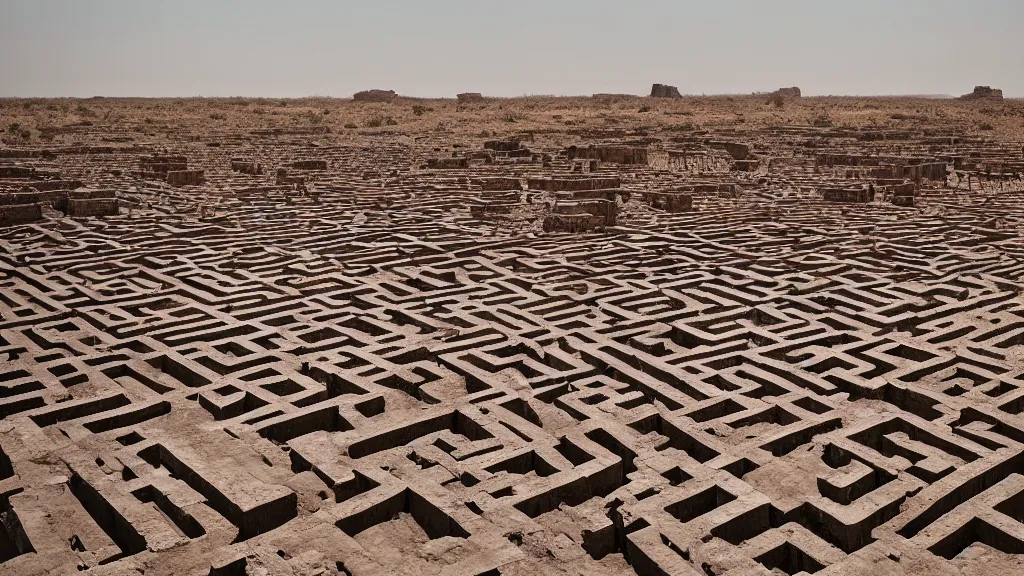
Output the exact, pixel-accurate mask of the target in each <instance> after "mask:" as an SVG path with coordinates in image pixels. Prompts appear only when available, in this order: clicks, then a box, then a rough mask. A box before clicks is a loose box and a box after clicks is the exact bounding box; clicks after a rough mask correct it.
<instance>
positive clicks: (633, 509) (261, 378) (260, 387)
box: [0, 95, 1024, 576]
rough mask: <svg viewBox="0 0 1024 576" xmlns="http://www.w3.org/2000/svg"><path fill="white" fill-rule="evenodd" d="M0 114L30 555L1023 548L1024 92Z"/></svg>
mask: <svg viewBox="0 0 1024 576" xmlns="http://www.w3.org/2000/svg"><path fill="white" fill-rule="evenodd" d="M0 128H2V129H3V130H4V133H3V144H2V146H0V519H2V523H0V574H18V575H29V574H33V575H34V574H71V573H78V572H85V573H87V574H97V575H138V574H146V575H147V576H148V575H161V574H166V575H197V576H198V575H207V574H210V575H220V576H225V575H228V576H231V575H244V574H251V575H277V574H284V575H289V574H291V575H310V576H312V575H317V574H324V575H327V574H349V575H356V576H366V575H375V574H450V575H469V576H497V575H503V576H513V575H527V574H530V575H533V574H545V575H556V574H567V575H569V574H571V575H577V574H579V575H587V576H596V575H603V574H608V575H611V574H616V575H618V574H632V573H636V574H639V575H643V576H647V575H661V574H672V575H677V574H678V575H692V576H701V575H717V576H725V575H740V574H744V575H746V574H749V575H755V574H761V575H766V574H798V573H815V574H822V575H826V574H835V575H840V574H841V575H855V574H863V575H877V574H886V575H889V574H896V575H899V574H906V575H922V574H926V575H946V574H948V575H956V574H964V575H975V574H978V575H980V574H991V573H993V572H994V571H1001V573H1003V574H1015V573H1021V571H1024V555H1022V554H1024V416H1022V412H1024V297H1022V289H1024V281H1022V277H1024V242H1022V234H1021V233H1022V231H1024V228H1022V218H1024V203H1022V202H1024V192H1022V190H1024V180H1022V173H1024V148H1022V141H1024V136H1022V134H1024V102H1020V101H1011V100H1006V101H991V102H990V101H974V102H962V101H954V100H928V99H914V98H904V99H863V98H862V99H853V98H787V99H785V100H784V101H783V100H781V99H772V100H768V99H766V98H765V97H762V96H747V97H716V98H683V99H656V98H637V97H626V96H610V95H609V96H600V97H594V98H523V99H508V100H501V99H483V100H473V101H469V102H461V103H460V102H457V101H455V100H414V99H407V98H398V99H395V100H393V101H391V102H388V103H373V102H370V103H366V102H355V101H352V100H329V99H305V100H284V101H281V100H256V99H241V98H236V99H222V100H209V99H207V100H203V99H191V100H131V99H128V100H116V99H88V100H4V101H0Z"/></svg>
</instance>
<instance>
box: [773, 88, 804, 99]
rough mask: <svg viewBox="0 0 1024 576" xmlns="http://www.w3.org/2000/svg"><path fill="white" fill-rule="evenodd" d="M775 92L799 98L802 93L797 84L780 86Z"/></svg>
mask: <svg viewBox="0 0 1024 576" xmlns="http://www.w3.org/2000/svg"><path fill="white" fill-rule="evenodd" d="M775 93H776V94H778V95H779V96H782V97H783V98H799V97H800V95H801V94H800V88H797V87H796V86H792V87H790V88H779V89H778V90H776V91H775Z"/></svg>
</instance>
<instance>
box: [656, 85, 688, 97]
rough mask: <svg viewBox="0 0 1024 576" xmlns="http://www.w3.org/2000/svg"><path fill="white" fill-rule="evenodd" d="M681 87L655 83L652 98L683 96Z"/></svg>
mask: <svg viewBox="0 0 1024 576" xmlns="http://www.w3.org/2000/svg"><path fill="white" fill-rule="evenodd" d="M682 97H683V95H682V94H680V93H679V89H678V88H676V87H675V86H669V85H667V84H655V85H653V86H651V98H682Z"/></svg>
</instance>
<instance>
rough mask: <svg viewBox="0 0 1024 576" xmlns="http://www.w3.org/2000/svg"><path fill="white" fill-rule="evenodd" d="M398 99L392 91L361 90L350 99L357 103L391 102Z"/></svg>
mask: <svg viewBox="0 0 1024 576" xmlns="http://www.w3.org/2000/svg"><path fill="white" fill-rule="evenodd" d="M397 97H398V94H395V91H394V90H378V89H376V88H374V89H373V90H363V91H362V92H356V93H355V94H353V95H352V99H353V100H356V101H358V102H391V101H392V100H394V99H395V98H397Z"/></svg>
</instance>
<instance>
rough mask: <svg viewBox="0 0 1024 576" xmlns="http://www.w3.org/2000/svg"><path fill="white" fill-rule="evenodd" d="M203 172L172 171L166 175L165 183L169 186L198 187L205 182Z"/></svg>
mask: <svg viewBox="0 0 1024 576" xmlns="http://www.w3.org/2000/svg"><path fill="white" fill-rule="evenodd" d="M205 174H206V173H205V172H204V171H203V170H172V171H170V172H168V173H167V183H168V184H170V185H171V186H199V185H201V184H202V183H203V182H204V181H205Z"/></svg>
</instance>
